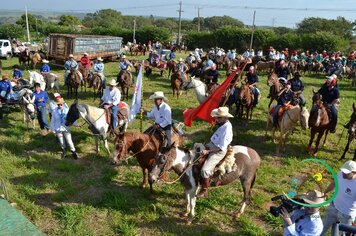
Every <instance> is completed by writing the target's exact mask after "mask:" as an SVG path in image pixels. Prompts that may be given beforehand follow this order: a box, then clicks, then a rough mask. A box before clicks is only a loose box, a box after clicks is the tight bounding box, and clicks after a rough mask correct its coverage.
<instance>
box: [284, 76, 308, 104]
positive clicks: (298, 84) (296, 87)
mask: <svg viewBox="0 0 356 236" xmlns="http://www.w3.org/2000/svg"><path fill="white" fill-rule="evenodd" d="M300 77H302V75H301V74H300V73H299V71H297V72H295V73H294V77H293V78H292V79H290V80H288V83H289V84H291V90H292V91H293V93H294V96H295V97H297V98H298V100H299V105H300V106H305V98H304V96H303V94H302V92H303V89H304V84H303V82H302V81H301V80H300Z"/></svg>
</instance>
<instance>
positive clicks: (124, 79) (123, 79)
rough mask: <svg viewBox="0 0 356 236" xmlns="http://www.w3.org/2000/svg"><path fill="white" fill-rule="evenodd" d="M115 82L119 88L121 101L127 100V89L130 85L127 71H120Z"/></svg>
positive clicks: (130, 80)
mask: <svg viewBox="0 0 356 236" xmlns="http://www.w3.org/2000/svg"><path fill="white" fill-rule="evenodd" d="M117 81H119V84H120V87H121V91H122V99H126V100H129V88H130V87H131V85H132V78H131V75H130V72H129V71H127V70H121V71H120V73H119V74H118V75H117Z"/></svg>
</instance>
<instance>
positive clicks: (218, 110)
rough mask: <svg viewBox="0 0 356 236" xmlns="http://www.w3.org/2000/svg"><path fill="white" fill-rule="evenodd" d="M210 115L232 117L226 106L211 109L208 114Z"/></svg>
mask: <svg viewBox="0 0 356 236" xmlns="http://www.w3.org/2000/svg"><path fill="white" fill-rule="evenodd" d="M210 115H211V116H212V117H227V118H232V117H234V116H233V115H231V114H230V113H229V108H228V107H219V108H216V109H214V110H212V111H211V114H210Z"/></svg>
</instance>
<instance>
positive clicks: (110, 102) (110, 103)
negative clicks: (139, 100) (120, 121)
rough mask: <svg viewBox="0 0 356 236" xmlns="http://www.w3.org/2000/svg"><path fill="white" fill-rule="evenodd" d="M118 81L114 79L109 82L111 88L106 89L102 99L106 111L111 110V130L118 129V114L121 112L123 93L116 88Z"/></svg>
mask: <svg viewBox="0 0 356 236" xmlns="http://www.w3.org/2000/svg"><path fill="white" fill-rule="evenodd" d="M116 85H117V83H116V80H115V79H112V80H110V82H109V86H107V87H106V88H105V89H104V94H103V96H102V97H101V100H102V101H103V103H102V104H103V107H104V109H106V110H108V109H110V108H111V128H112V129H113V130H115V128H116V127H117V113H118V112H119V107H118V105H119V103H120V99H121V93H120V90H119V89H118V88H116Z"/></svg>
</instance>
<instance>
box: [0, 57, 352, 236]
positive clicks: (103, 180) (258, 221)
mask: <svg viewBox="0 0 356 236" xmlns="http://www.w3.org/2000/svg"><path fill="white" fill-rule="evenodd" d="M180 56H181V57H185V56H184V55H178V57H180ZM142 58H143V57H140V59H142ZM15 63H17V60H15V59H11V60H6V61H3V67H4V71H5V72H11V68H12V65H13V64H15ZM105 66H106V68H105V74H106V76H107V77H109V78H115V77H116V74H117V68H118V65H117V62H116V63H114V62H110V63H107V64H106V65H105ZM52 69H53V71H54V72H55V73H57V74H59V75H60V77H61V81H63V71H62V70H61V68H52ZM153 73H154V74H153V75H152V76H151V77H150V78H146V77H144V81H143V83H144V85H143V90H144V91H143V94H144V95H143V99H144V101H143V105H144V107H145V108H146V109H149V108H151V107H152V105H153V104H152V101H151V100H149V99H148V97H149V95H151V94H152V93H153V92H154V91H158V90H161V91H164V92H165V94H166V95H167V97H168V99H169V104H170V105H171V107H172V111H173V118H174V119H176V120H180V121H182V120H183V118H182V111H183V109H184V108H187V107H190V108H193V107H196V106H197V105H198V101H197V99H196V97H195V94H194V92H193V91H188V93H187V94H185V93H183V95H182V97H181V99H179V100H177V99H176V98H174V97H173V96H172V92H171V89H170V83H169V80H168V79H167V77H166V76H167V73H166V74H165V75H164V76H163V77H159V76H158V73H159V72H158V71H155V70H154V72H153ZM24 74H25V77H27V76H28V72H25V73H24ZM221 75H222V76H221V79H223V78H225V72H223V71H221ZM266 79H267V77H266V75H260V83H259V88H260V90H261V92H262V99H261V101H260V104H259V105H258V107H257V109H255V110H254V115H253V120H252V121H250V122H249V123H248V124H245V122H244V121H241V120H237V119H232V122H233V127H234V140H233V144H240V145H246V146H249V147H252V148H254V149H256V150H257V152H258V153H259V154H260V155H261V157H262V163H261V168H260V170H259V172H258V176H257V179H256V184H255V187H254V189H253V191H252V194H253V195H252V202H251V204H250V205H249V206H248V207H247V208H246V211H245V214H244V215H243V217H241V218H240V219H238V220H236V221H234V220H232V217H231V214H230V213H231V212H233V211H234V210H235V209H236V208H237V207H238V204H239V202H240V201H241V200H242V195H243V194H242V187H241V185H240V183H238V182H236V183H233V184H231V185H229V186H225V187H221V188H217V189H212V190H211V191H210V196H209V199H202V200H200V199H199V200H198V201H197V207H196V218H195V220H194V221H193V224H192V225H186V224H185V220H184V219H183V218H182V217H181V216H180V213H182V212H184V210H185V203H184V202H185V201H184V194H183V187H182V186H181V185H179V184H178V183H177V184H173V185H159V186H154V188H155V190H156V195H155V196H154V197H151V196H150V194H149V190H148V189H142V188H141V187H140V184H141V181H142V173H141V169H140V168H139V166H138V164H137V162H136V160H135V159H134V158H132V159H130V160H129V163H128V165H121V166H118V167H114V166H111V165H110V161H109V157H108V155H107V154H106V153H105V151H104V146H103V144H102V143H101V144H100V145H101V152H100V153H99V155H96V154H95V150H94V139H93V137H92V136H91V134H90V133H89V130H88V129H87V127H85V126H84V127H82V128H81V129H78V128H72V136H73V140H74V143H75V146H76V147H77V149H78V151H79V154H80V156H81V157H82V158H81V159H80V160H78V161H75V160H73V159H71V158H67V159H64V160H61V159H60V147H59V146H58V144H57V143H56V140H55V138H54V136H53V135H48V136H47V137H46V138H41V137H40V136H39V135H38V134H39V130H38V125H37V129H35V130H33V129H29V130H27V128H26V126H25V124H23V121H22V113H21V111H20V110H19V109H16V110H11V112H10V113H9V114H8V115H7V116H6V117H5V118H4V119H3V120H1V121H0V158H1V159H0V160H1V161H0V178H3V179H4V180H5V183H6V185H7V188H8V192H9V195H10V200H11V201H13V202H16V203H17V205H18V209H19V210H20V211H22V212H23V213H24V214H25V215H26V216H27V217H28V218H29V219H30V220H31V221H32V222H33V223H34V224H35V225H36V226H37V227H38V228H39V229H40V230H41V231H42V232H44V233H45V234H48V235H192V234H194V235H281V234H282V227H281V220H280V219H279V218H275V217H273V216H271V215H270V214H269V213H268V210H269V206H270V205H271V201H270V198H271V197H273V196H275V195H277V194H281V193H282V192H283V191H287V190H288V186H289V182H290V180H291V177H292V176H295V175H297V174H298V172H299V171H300V170H301V169H300V168H301V166H300V164H299V163H300V161H301V160H303V159H305V158H306V155H305V147H306V145H307V142H308V139H309V132H310V131H309V130H302V129H301V128H300V127H299V128H298V129H297V130H296V131H295V132H294V133H293V134H292V135H291V136H290V137H289V138H288V141H287V151H286V153H285V154H284V155H283V156H281V157H278V156H275V155H274V154H275V151H276V145H275V144H274V143H273V142H272V141H271V139H270V137H267V138H266V137H265V135H264V132H265V126H266V113H267V104H268V100H267V98H266V96H267V93H268V87H267V85H266ZM302 79H303V81H304V82H305V83H306V88H305V91H304V95H305V97H306V99H307V101H308V104H307V107H308V109H310V101H311V96H312V88H313V87H314V88H315V89H317V88H319V87H320V86H321V84H322V83H323V82H324V81H325V77H324V76H305V77H303V78H302ZM62 83H63V82H62ZM339 85H340V91H341V105H340V109H339V122H338V126H337V133H336V134H335V135H329V137H328V140H327V145H326V146H325V147H322V148H320V151H319V154H318V157H319V158H321V159H324V160H325V161H326V162H327V163H328V164H329V165H331V166H332V167H333V168H334V170H338V168H339V167H340V166H341V165H342V162H340V161H338V158H339V157H340V156H341V153H342V151H343V148H344V146H345V143H346V140H345V132H344V134H343V137H342V138H341V140H340V143H339V144H338V142H339V138H340V135H341V132H342V124H344V123H346V122H347V121H348V119H349V116H350V114H351V106H352V103H353V102H356V95H355V91H356V90H355V89H354V88H350V81H347V80H346V81H345V80H343V81H340V82H339ZM61 93H62V95H63V96H64V98H65V100H66V102H67V103H68V104H71V103H72V102H73V98H70V97H67V95H66V90H65V88H64V87H62V90H61ZM131 95H132V89H131V90H130V96H131ZM50 96H52V95H51V94H50ZM79 97H80V102H82V103H86V104H91V105H98V104H99V101H98V100H96V101H94V100H93V98H92V91H88V92H87V93H85V94H84V93H81V94H80V95H79ZM129 104H131V101H129ZM81 122H82V121H80V123H81ZM149 125H150V122H149V121H148V120H146V119H145V120H144V121H143V129H146V128H147V127H148V126H149ZM139 128H140V122H139V121H138V120H135V121H134V123H133V124H132V126H130V127H129V130H135V131H138V130H139ZM185 132H186V134H187V135H189V137H190V138H191V139H190V140H187V142H186V143H187V145H188V146H191V145H192V144H193V143H194V142H206V141H207V140H208V138H209V136H210V134H211V133H210V132H211V131H210V129H209V125H208V124H207V123H205V122H202V121H195V122H194V123H193V126H192V127H190V128H188V127H186V128H185ZM277 135H278V134H277ZM110 148H111V150H113V145H112V141H111V142H110ZM353 148H354V144H353V146H352V147H351V149H353ZM351 156H352V155H351V154H350V153H348V154H347V158H350V157H351ZM174 178H175V175H174V174H173V173H172V175H171V176H170V179H174Z"/></svg>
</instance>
